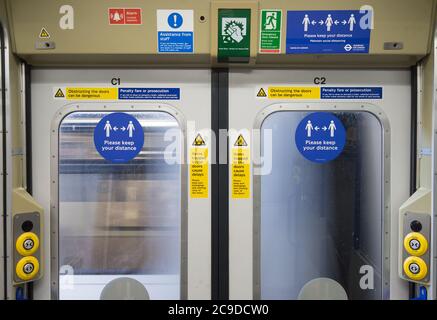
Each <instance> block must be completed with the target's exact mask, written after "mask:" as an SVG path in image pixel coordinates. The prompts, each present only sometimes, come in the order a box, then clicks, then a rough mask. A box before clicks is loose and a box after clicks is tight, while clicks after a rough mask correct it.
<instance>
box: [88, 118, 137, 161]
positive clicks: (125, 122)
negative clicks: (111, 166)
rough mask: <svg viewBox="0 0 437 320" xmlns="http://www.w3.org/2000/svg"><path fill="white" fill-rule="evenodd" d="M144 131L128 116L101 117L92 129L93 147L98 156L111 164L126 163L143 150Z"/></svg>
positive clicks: (135, 120) (134, 119)
mask: <svg viewBox="0 0 437 320" xmlns="http://www.w3.org/2000/svg"><path fill="white" fill-rule="evenodd" d="M143 144H144V131H143V128H142V126H141V124H140V123H139V122H138V120H137V119H136V118H135V117H133V116H132V115H130V114H127V113H122V112H115V113H111V114H108V115H107V116H105V117H103V118H102V119H101V120H100V121H99V123H98V124H97V126H96V127H95V129H94V145H95V147H96V150H97V151H98V152H99V153H100V155H101V156H102V157H103V158H105V159H106V160H108V161H110V162H113V163H126V162H128V161H130V160H132V159H133V158H135V157H136V156H137V155H138V153H139V152H140V151H141V149H142V148H143Z"/></svg>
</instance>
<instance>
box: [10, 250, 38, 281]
mask: <svg viewBox="0 0 437 320" xmlns="http://www.w3.org/2000/svg"><path fill="white" fill-rule="evenodd" d="M38 271H39V262H38V259H36V258H35V257H32V256H30V257H24V258H21V260H20V261H18V263H17V266H16V267H15V272H16V273H17V276H18V278H20V279H21V280H24V281H27V280H32V279H33V278H34V277H35V276H36V275H37V274H38Z"/></svg>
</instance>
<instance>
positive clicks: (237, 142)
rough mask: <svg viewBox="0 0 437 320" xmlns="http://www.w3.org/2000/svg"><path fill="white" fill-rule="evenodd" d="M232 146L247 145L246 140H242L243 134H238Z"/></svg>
mask: <svg viewBox="0 0 437 320" xmlns="http://www.w3.org/2000/svg"><path fill="white" fill-rule="evenodd" d="M234 146H236V147H247V143H246V140H244V138H243V135H242V134H240V135H239V136H238V138H237V141H235V144H234Z"/></svg>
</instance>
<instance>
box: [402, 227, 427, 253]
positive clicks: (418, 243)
mask: <svg viewBox="0 0 437 320" xmlns="http://www.w3.org/2000/svg"><path fill="white" fill-rule="evenodd" d="M404 248H405V250H407V252H408V253H409V254H411V255H412V256H416V257H420V256H421V255H423V254H425V252H426V250H428V241H427V240H426V238H425V237H424V236H423V235H422V234H421V233H419V232H410V233H409V234H407V235H406V236H405V238H404Z"/></svg>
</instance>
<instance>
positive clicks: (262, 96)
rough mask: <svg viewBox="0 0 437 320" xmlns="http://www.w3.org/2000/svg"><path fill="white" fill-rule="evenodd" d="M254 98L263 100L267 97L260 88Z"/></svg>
mask: <svg viewBox="0 0 437 320" xmlns="http://www.w3.org/2000/svg"><path fill="white" fill-rule="evenodd" d="M256 96H257V97H259V98H264V97H267V94H266V92H265V91H264V89H263V88H260V89H259V90H258V93H257V94H256Z"/></svg>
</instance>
